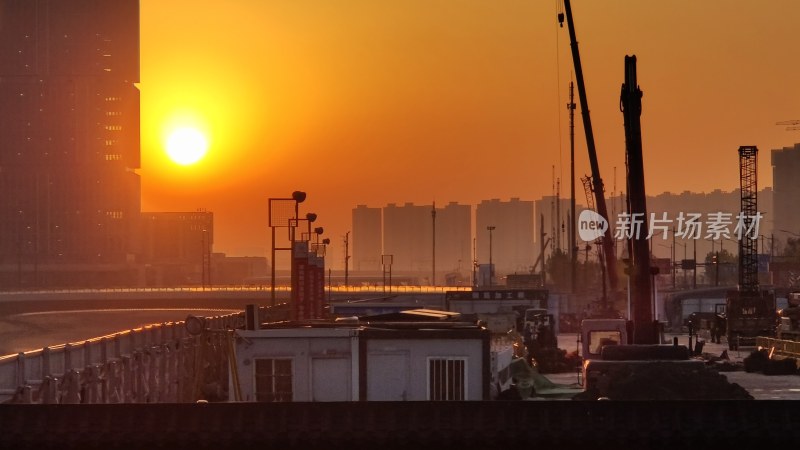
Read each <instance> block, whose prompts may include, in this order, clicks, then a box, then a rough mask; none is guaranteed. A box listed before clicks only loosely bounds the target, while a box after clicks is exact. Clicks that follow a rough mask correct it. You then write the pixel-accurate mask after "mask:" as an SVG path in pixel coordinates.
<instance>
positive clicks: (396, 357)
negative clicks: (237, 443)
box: [367, 352, 412, 401]
mask: <svg viewBox="0 0 800 450" xmlns="http://www.w3.org/2000/svg"><path fill="white" fill-rule="evenodd" d="M408 373H409V356H408V353H407V352H402V353H370V354H369V356H368V357H367V400H372V401H405V400H412V399H411V398H409V394H410V392H409V385H408Z"/></svg>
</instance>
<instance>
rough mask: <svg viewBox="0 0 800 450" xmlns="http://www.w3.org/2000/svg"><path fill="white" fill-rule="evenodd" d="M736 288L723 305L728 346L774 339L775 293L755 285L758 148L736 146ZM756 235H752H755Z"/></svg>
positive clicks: (756, 273) (756, 278)
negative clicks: (761, 338)
mask: <svg viewBox="0 0 800 450" xmlns="http://www.w3.org/2000/svg"><path fill="white" fill-rule="evenodd" d="M739 186H740V191H741V210H740V213H739V214H740V216H739V224H740V225H739V226H740V228H741V230H740V235H739V286H738V288H737V289H735V290H731V291H728V294H727V296H726V299H725V302H726V307H725V315H726V321H727V338H728V347H729V348H730V349H731V350H735V349H738V348H739V346H741V345H745V346H752V345H755V340H756V337H758V336H764V337H773V336H775V325H776V314H775V310H776V307H775V294H774V293H773V292H772V291H769V290H763V289H760V287H759V284H758V247H757V244H758V235H757V233H753V232H751V230H753V229H756V228H755V225H756V221H757V220H758V219H759V218H760V216H759V213H758V197H757V196H758V148H757V147H756V146H754V145H749V146H741V147H739ZM754 234H755V236H754Z"/></svg>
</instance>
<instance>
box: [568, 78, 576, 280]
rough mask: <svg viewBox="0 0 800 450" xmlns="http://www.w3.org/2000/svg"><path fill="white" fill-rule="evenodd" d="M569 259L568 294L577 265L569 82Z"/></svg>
mask: <svg viewBox="0 0 800 450" xmlns="http://www.w3.org/2000/svg"><path fill="white" fill-rule="evenodd" d="M567 109H568V110H569V179H570V188H569V210H570V220H569V259H570V268H569V270H570V277H569V279H570V292H573V293H574V292H575V272H576V268H577V263H578V245H577V242H576V239H575V222H576V220H575V86H574V84H573V83H572V81H570V82H569V103H567Z"/></svg>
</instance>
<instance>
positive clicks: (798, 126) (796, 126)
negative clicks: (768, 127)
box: [775, 120, 800, 131]
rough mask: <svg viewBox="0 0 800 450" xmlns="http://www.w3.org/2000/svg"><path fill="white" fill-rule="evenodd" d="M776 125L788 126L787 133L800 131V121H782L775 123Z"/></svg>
mask: <svg viewBox="0 0 800 450" xmlns="http://www.w3.org/2000/svg"><path fill="white" fill-rule="evenodd" d="M775 125H787V127H786V131H796V130H800V120H782V121H780V122H775Z"/></svg>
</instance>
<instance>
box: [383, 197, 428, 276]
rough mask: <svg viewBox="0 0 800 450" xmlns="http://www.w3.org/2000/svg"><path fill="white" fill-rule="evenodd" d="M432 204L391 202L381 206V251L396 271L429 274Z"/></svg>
mask: <svg viewBox="0 0 800 450" xmlns="http://www.w3.org/2000/svg"><path fill="white" fill-rule="evenodd" d="M432 236H433V226H432V223H431V205H421V206H420V205H414V204H412V203H406V204H404V205H403V206H397V205H396V204H394V203H390V204H388V205H386V206H385V207H384V208H383V251H384V253H385V254H387V255H392V256H393V260H392V270H393V271H395V272H418V273H429V272H428V271H430V269H431V264H432V262H433V261H432V260H433V253H432V251H431V248H432V246H433V242H432V239H431V238H432Z"/></svg>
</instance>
